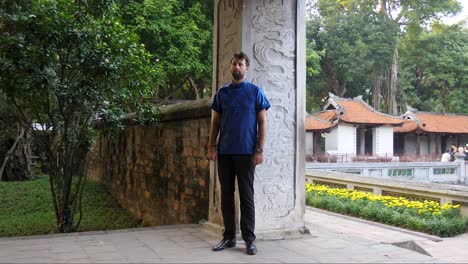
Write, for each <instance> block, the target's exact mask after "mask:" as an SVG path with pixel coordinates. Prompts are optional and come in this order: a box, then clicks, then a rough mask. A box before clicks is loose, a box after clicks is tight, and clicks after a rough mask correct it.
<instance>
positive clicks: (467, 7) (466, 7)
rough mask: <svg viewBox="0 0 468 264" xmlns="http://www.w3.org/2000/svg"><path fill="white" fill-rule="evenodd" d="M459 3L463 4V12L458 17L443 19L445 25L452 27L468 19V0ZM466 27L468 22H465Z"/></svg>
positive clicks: (461, 0) (460, 0)
mask: <svg viewBox="0 0 468 264" xmlns="http://www.w3.org/2000/svg"><path fill="white" fill-rule="evenodd" d="M458 2H460V3H461V4H462V6H463V10H462V11H461V12H460V14H458V15H457V16H454V17H449V18H444V19H442V21H444V23H446V24H450V25H451V24H455V23H457V22H459V21H461V20H463V19H467V18H468V0H458ZM465 26H468V21H466V22H465Z"/></svg>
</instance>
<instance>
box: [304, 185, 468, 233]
mask: <svg viewBox="0 0 468 264" xmlns="http://www.w3.org/2000/svg"><path fill="white" fill-rule="evenodd" d="M306 204H307V205H310V206H314V207H318V208H322V209H326V210H329V211H333V212H337V213H342V214H348V215H353V216H358V217H362V218H365V219H368V220H372V221H377V222H381V223H385V224H391V225H395V226H399V227H403V228H408V229H413V230H416V231H421V232H426V233H429V234H433V235H439V236H453V235H456V234H460V233H464V232H466V231H467V230H468V218H466V217H463V216H461V214H460V205H452V204H450V203H446V204H443V205H441V204H440V203H439V202H438V201H433V200H422V199H421V200H415V199H410V198H406V197H394V196H389V195H375V194H372V193H369V192H364V191H357V190H348V189H344V188H335V187H330V186H326V185H317V184H306Z"/></svg>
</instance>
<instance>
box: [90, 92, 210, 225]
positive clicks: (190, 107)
mask: <svg viewBox="0 0 468 264" xmlns="http://www.w3.org/2000/svg"><path fill="white" fill-rule="evenodd" d="M208 104H209V98H208V99H202V100H198V101H195V102H191V103H184V104H183V105H182V107H181V106H180V105H178V106H174V107H168V108H167V109H165V110H163V113H162V118H161V120H162V122H161V124H160V125H159V126H158V127H142V126H138V125H129V126H128V127H127V128H126V129H125V131H123V132H122V133H120V135H119V136H118V137H117V138H115V139H113V140H109V139H106V138H102V137H101V138H99V139H98V140H97V142H96V144H95V145H94V146H93V150H92V153H91V154H92V155H90V159H89V166H88V170H87V171H88V177H89V178H90V179H92V180H95V181H98V182H101V183H103V184H105V185H106V187H107V188H108V190H109V191H110V193H111V194H112V195H113V196H114V197H115V199H116V200H117V201H118V202H119V203H120V204H121V205H122V207H124V208H126V209H127V210H128V211H130V212H131V213H132V214H133V215H134V216H135V217H137V218H139V219H141V220H142V221H143V222H144V225H147V226H149V225H167V224H187V223H197V222H198V221H199V220H201V219H208V206H209V204H208V203H209V201H208V199H209V186H208V183H209V182H210V178H209V177H210V175H209V161H208V160H207V159H206V154H207V153H206V145H207V143H208V136H209V135H208V133H207V131H209V126H210V109H209V105H208ZM166 113H169V114H166Z"/></svg>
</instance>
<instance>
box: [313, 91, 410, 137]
mask: <svg viewBox="0 0 468 264" xmlns="http://www.w3.org/2000/svg"><path fill="white" fill-rule="evenodd" d="M324 109H326V110H324V111H321V112H318V113H316V114H314V115H312V116H309V117H307V119H306V131H320V130H321V131H324V130H326V129H329V128H331V127H333V126H334V125H336V123H338V122H345V123H350V124H363V125H393V126H396V125H401V124H402V123H403V122H405V120H404V119H403V118H401V117H397V116H392V115H387V114H384V113H381V112H379V111H376V110H375V109H374V108H372V107H371V106H370V105H368V104H367V103H366V102H364V101H363V100H362V99H361V98H360V97H356V98H353V99H347V98H340V97H337V96H334V95H330V98H329V99H328V103H327V104H326V105H325V107H324ZM331 121H333V124H331V123H330V122H331Z"/></svg>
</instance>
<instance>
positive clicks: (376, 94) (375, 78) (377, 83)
mask: <svg viewBox="0 0 468 264" xmlns="http://www.w3.org/2000/svg"><path fill="white" fill-rule="evenodd" d="M381 76H382V75H381V74H380V70H379V69H377V68H374V70H373V72H372V107H374V109H375V110H378V111H380V97H381V94H382V81H381Z"/></svg>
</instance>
